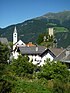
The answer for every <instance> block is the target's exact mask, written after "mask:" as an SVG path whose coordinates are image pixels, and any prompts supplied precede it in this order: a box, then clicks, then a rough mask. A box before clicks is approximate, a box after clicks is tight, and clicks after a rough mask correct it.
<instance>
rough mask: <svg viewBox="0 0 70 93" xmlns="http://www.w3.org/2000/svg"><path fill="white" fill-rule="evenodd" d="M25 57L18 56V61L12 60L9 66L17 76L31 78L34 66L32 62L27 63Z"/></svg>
mask: <svg viewBox="0 0 70 93" xmlns="http://www.w3.org/2000/svg"><path fill="white" fill-rule="evenodd" d="M28 59H29V58H28V57H27V56H24V57H22V56H19V57H18V59H14V60H13V62H12V63H11V64H10V66H11V69H12V70H13V71H14V72H15V74H16V75H18V76H21V77H23V76H32V74H33V72H34V65H33V63H32V62H29V61H28Z"/></svg>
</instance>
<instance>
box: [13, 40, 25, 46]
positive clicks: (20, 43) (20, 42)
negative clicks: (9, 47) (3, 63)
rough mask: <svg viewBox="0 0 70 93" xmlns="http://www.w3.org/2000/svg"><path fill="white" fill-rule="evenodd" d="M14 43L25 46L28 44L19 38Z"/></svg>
mask: <svg viewBox="0 0 70 93" xmlns="http://www.w3.org/2000/svg"><path fill="white" fill-rule="evenodd" d="M14 45H19V46H20V45H23V46H26V44H25V43H24V42H23V41H22V40H19V41H18V42H16V43H15V44H14Z"/></svg>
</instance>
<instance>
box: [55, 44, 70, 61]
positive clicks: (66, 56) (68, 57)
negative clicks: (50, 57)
mask: <svg viewBox="0 0 70 93" xmlns="http://www.w3.org/2000/svg"><path fill="white" fill-rule="evenodd" d="M67 51H68V53H66V52H67ZM54 60H59V61H61V62H66V63H70V46H68V47H67V48H66V49H64V50H63V51H62V52H61V53H60V54H59V55H58V56H57V57H56V58H55V59H54Z"/></svg>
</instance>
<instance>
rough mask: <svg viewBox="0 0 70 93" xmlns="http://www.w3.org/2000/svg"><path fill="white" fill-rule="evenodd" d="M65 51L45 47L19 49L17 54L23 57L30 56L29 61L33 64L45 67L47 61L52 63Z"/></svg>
mask: <svg viewBox="0 0 70 93" xmlns="http://www.w3.org/2000/svg"><path fill="white" fill-rule="evenodd" d="M61 51H63V49H58V48H49V49H47V48H46V47H44V46H31V47H27V46H26V47H18V49H17V52H18V53H19V52H20V53H21V55H23V56H24V55H28V57H29V61H32V63H33V64H37V65H41V66H42V65H43V64H44V63H45V61H46V60H47V59H50V61H52V60H53V59H54V58H55V57H56V56H57V55H58V54H59V53H61Z"/></svg>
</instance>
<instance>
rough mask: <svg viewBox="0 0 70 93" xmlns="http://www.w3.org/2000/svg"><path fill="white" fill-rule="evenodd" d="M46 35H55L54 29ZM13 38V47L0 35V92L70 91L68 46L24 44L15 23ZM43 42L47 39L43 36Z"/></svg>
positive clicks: (36, 92)
mask: <svg viewBox="0 0 70 93" xmlns="http://www.w3.org/2000/svg"><path fill="white" fill-rule="evenodd" d="M48 34H49V37H52V36H53V37H54V30H53V28H49V29H48ZM12 37H13V41H12V42H13V46H12V48H11V47H10V45H9V42H8V40H7V38H3V37H1V38H0V93H10V92H11V93H41V92H42V93H56V92H57V93H70V46H68V47H67V48H65V49H64V48H57V46H56V44H57V43H56V44H53V46H50V47H46V46H42V45H38V44H34V43H32V42H29V43H25V42H23V41H22V40H20V39H18V31H17V27H16V26H15V27H14V29H13V34H12ZM43 41H44V42H46V43H47V42H48V38H46V35H45V36H44V37H43ZM3 44H4V45H3ZM60 91H61V92H60Z"/></svg>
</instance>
